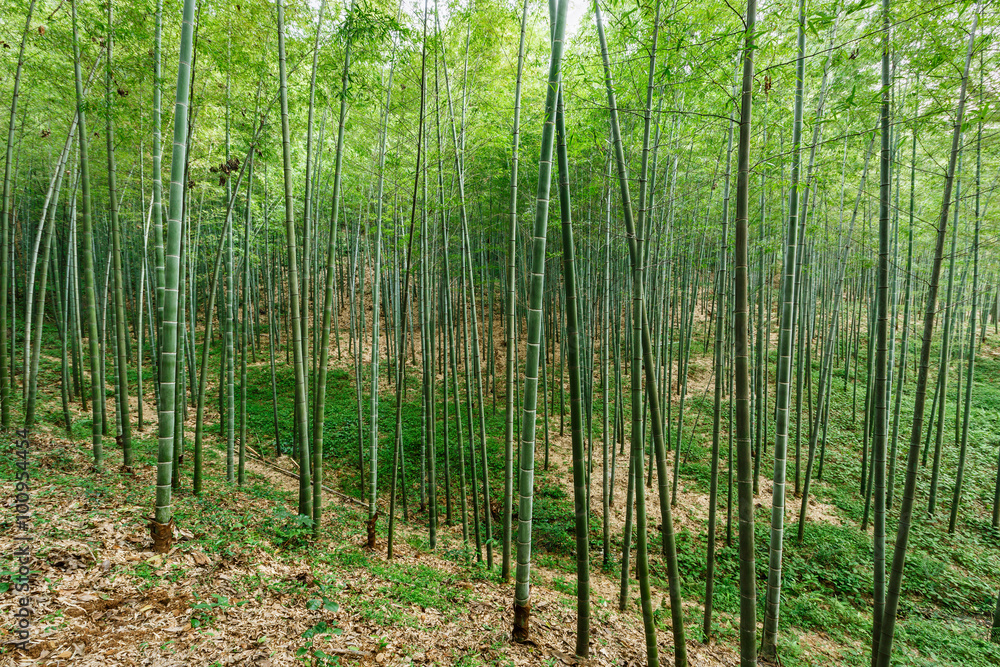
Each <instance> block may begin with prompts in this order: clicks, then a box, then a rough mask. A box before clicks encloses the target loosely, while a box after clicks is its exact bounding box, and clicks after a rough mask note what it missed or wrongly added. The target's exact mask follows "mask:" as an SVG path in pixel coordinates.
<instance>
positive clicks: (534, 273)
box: [513, 0, 569, 642]
mask: <svg viewBox="0 0 1000 667" xmlns="http://www.w3.org/2000/svg"><path fill="white" fill-rule="evenodd" d="M568 5H569V2H568V0H560V1H559V2H558V5H557V9H556V12H555V20H554V27H553V29H552V51H551V55H550V56H549V72H548V82H547V85H546V95H545V115H544V125H543V126H542V137H541V155H540V157H539V161H538V190H537V194H536V197H535V200H536V202H537V203H536V207H535V220H534V228H533V232H532V239H533V241H532V246H531V274H530V280H531V288H530V296H529V301H528V349H527V359H526V365H525V377H524V398H523V414H524V416H523V419H522V421H521V445H520V473H519V475H518V495H519V497H520V500H519V503H518V513H517V521H518V530H517V570H516V574H515V588H514V624H513V638H514V640H515V641H518V642H525V641H528V639H529V637H530V634H529V621H530V615H531V602H530V588H529V578H530V574H531V520H532V504H533V503H532V500H533V494H534V464H535V423H536V417H537V411H536V408H537V404H538V400H537V399H538V357H539V352H540V348H541V332H542V296H543V294H544V290H545V241H546V230H547V225H548V217H549V191H550V188H551V185H552V145H553V139H554V135H555V115H556V101H557V97H558V92H559V81H560V78H561V72H562V56H563V48H564V43H563V37H564V35H565V32H566V13H567V9H568ZM543 400H544V398H543Z"/></svg>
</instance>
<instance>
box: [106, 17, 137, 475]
mask: <svg viewBox="0 0 1000 667" xmlns="http://www.w3.org/2000/svg"><path fill="white" fill-rule="evenodd" d="M106 40H107V43H106V48H107V53H108V57H107V60H106V62H105V64H106V70H105V79H104V83H105V89H104V90H105V98H104V99H105V104H106V109H105V113H106V116H105V120H106V125H105V129H106V131H105V135H106V137H107V146H108V208H109V213H110V218H111V243H112V249H111V257H112V263H113V266H114V278H115V287H114V294H115V340H116V341H117V345H116V348H117V360H116V362H115V377H116V379H117V387H116V391H115V397H116V398H117V399H118V400H117V405H118V406H119V408H118V410H119V412H120V414H119V415H118V424H119V426H118V428H119V430H120V435H121V444H122V454H123V459H124V465H125V466H126V467H131V465H132V422H131V418H130V416H129V401H128V366H127V360H126V358H125V357H126V352H125V349H126V341H127V340H128V339H127V331H126V326H125V283H124V278H123V275H122V233H121V224H120V223H119V221H118V184H117V174H116V168H115V125H114V121H113V120H112V117H111V114H112V99H113V96H112V94H111V83H112V77H111V61H112V54H113V52H114V12H113V3H112V2H111V0H108V35H107V37H106ZM140 400H141V397H140Z"/></svg>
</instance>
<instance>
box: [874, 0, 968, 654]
mask: <svg viewBox="0 0 1000 667" xmlns="http://www.w3.org/2000/svg"><path fill="white" fill-rule="evenodd" d="M980 8H981V7H980V6H979V5H977V7H976V12H975V14H973V17H972V28H971V29H970V31H969V43H968V48H967V50H966V54H965V68H964V70H963V73H962V85H961V89H960V92H959V95H958V110H957V113H956V115H955V116H956V117H955V126H954V130H953V132H952V139H951V153H950V156H949V160H948V171H947V172H946V176H945V182H944V196H943V197H942V204H941V214H940V216H939V217H938V225H937V228H938V234H937V242H936V244H935V247H934V263H933V267H932V269H931V276H930V284H929V286H928V290H927V308H926V310H925V311H924V330H923V338H922V342H921V346H920V361H919V371H918V373H917V388H916V393H915V395H914V399H913V426H912V428H911V431H910V451H909V453H908V454H907V458H906V482H905V484H904V487H903V501H902V504H901V505H900V508H899V526H898V528H897V531H896V545H895V549H894V551H893V556H892V569H891V571H890V575H889V585H888V587H887V589H886V596H885V609H884V611H883V612H882V626H881V633H880V634H881V637H880V639H879V643H878V660H877V661H875V667H889V663H890V658H891V656H892V642H893V635H894V634H895V631H896V610H897V609H898V606H899V597H900V590H901V586H902V582H903V567H904V564H905V562H906V547H907V542H908V541H909V537H910V525H911V522H912V517H913V502H914V495H915V494H916V488H917V464H918V462H919V454H920V427H921V425H922V424H923V416H924V415H923V413H924V402H925V400H926V396H927V375H928V368H929V365H930V356H931V338H932V337H933V334H934V316H935V314H936V310H937V292H938V281H939V279H940V276H941V264H942V261H943V255H944V239H945V234H946V231H947V228H948V209H949V206H950V205H951V188H952V182H953V180H954V178H955V163H956V162H957V160H958V153H959V147H960V139H961V134H962V118H963V116H964V113H965V91H966V88H967V86H968V81H969V65H970V63H971V62H972V53H973V48H974V47H975V42H976V26H977V25H978V24H979V11H980Z"/></svg>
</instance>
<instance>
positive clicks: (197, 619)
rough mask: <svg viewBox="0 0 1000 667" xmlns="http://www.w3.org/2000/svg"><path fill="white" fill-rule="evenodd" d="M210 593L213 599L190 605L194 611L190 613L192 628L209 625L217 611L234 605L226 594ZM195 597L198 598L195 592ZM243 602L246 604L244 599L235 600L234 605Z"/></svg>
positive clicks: (213, 620)
mask: <svg viewBox="0 0 1000 667" xmlns="http://www.w3.org/2000/svg"><path fill="white" fill-rule="evenodd" d="M212 595H213V597H214V598H215V600H208V601H205V602H196V603H195V604H193V605H191V609H192V610H194V612H195V613H194V614H192V615H191V627H192V628H204V627H211V626H212V625H213V624H214V623H215V616H216V614H217V613H218V612H219V611H225V610H226V609H229V608H230V607H232V606H234V605H232V604H230V602H229V598H227V597H226V596H224V595H219V594H218V593H213V594H212ZM195 599H196V600H197V599H198V596H197V594H196V595H195ZM244 604H246V600H243V601H241V602H237V603H236V605H235V606H237V607H238V606H241V605H244Z"/></svg>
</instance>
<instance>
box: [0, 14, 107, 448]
mask: <svg viewBox="0 0 1000 667" xmlns="http://www.w3.org/2000/svg"><path fill="white" fill-rule="evenodd" d="M71 3H72V7H73V11H74V14H73V61H74V68H75V73H76V81H77V83H76V92H77V109H78V110H79V109H81V108H82V107H83V88H82V83H81V81H80V78H81V77H80V46H79V38H78V36H77V34H76V13H75V12H76V2H75V0H71ZM34 11H35V0H31V2H30V3H29V4H28V13H27V17H26V18H25V21H24V31H23V32H22V33H21V46H20V48H19V49H18V52H17V69H16V70H15V72H14V89H13V92H12V94H11V101H10V124H9V125H8V126H7V154H6V157H5V159H4V170H3V197H2V199H0V341H3V345H2V347H3V349H2V350H0V426H2V427H3V428H4V430H6V429H7V428H9V427H10V384H9V380H8V375H9V373H8V364H10V365H13V359H10V360H9V361H8V357H7V344H6V341H7V337H8V335H9V334H8V332H7V305H8V304H7V294H8V289H9V287H8V280H9V277H8V276H9V274H10V272H11V267H10V264H9V259H8V257H9V255H10V251H11V248H10V241H9V240H8V237H9V236H10V232H11V229H12V228H13V226H14V203H13V199H14V192H13V186H12V183H11V169H12V167H13V159H14V127H15V123H16V122H17V102H18V99H19V91H20V88H21V72H22V71H23V69H24V49H25V47H26V46H27V44H28V33H29V32H30V31H31V16H32V14H33V13H34ZM80 113H81V118H82V112H80ZM81 132H82V130H81ZM80 150H81V151H83V152H85V151H86V148H84V147H83V146H81V148H80ZM87 169H88V171H89V166H88V167H87ZM86 183H87V184H86V186H85V187H86V189H87V194H88V195H89V193H90V183H89V174H88V177H87V181H86ZM84 213H85V215H86V216H88V217H87V218H86V219H85V226H86V228H89V222H87V220H89V215H90V202H89V201H88V202H87V203H86V204H85V205H84ZM94 447H95V449H94V462H95V465H97V467H100V464H101V460H100V441H95V443H94Z"/></svg>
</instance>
